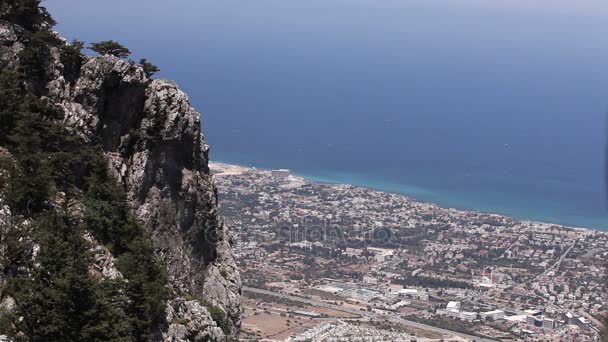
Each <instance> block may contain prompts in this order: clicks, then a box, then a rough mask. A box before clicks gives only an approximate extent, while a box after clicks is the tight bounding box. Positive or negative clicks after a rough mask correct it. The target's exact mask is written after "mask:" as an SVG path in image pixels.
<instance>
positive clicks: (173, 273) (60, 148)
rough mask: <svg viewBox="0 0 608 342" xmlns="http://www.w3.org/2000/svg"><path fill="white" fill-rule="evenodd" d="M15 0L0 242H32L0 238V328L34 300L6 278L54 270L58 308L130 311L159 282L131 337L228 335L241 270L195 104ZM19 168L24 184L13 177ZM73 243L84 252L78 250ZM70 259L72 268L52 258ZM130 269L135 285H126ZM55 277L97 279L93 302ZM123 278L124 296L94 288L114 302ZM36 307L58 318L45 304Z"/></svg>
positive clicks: (9, 26) (5, 30)
mask: <svg viewBox="0 0 608 342" xmlns="http://www.w3.org/2000/svg"><path fill="white" fill-rule="evenodd" d="M21 2H22V3H23V4H25V5H23V6H24V8H25V9H28V10H26V11H24V10H23V8H15V7H14V6H17V5H16V3H15V2H12V1H11V2H10V3H9V2H6V1H5V0H3V1H2V2H0V19H2V20H1V21H0V43H1V44H0V67H1V70H2V74H1V77H0V78H1V80H0V92H2V99H0V111H1V112H2V113H3V115H2V116H1V117H0V120H2V126H1V127H2V132H0V145H1V146H2V150H1V151H2V154H1V156H0V157H1V158H2V161H3V163H2V169H3V170H4V172H2V174H3V175H5V177H4V178H3V179H2V182H1V183H0V193H1V194H2V196H1V197H0V199H1V200H2V204H3V206H2V210H1V211H0V226H1V227H2V231H3V232H4V233H5V234H3V236H2V237H3V239H4V240H3V241H2V245H3V246H5V247H6V245H8V244H11V242H15V241H21V242H23V241H27V242H28V243H24V244H23V246H21V247H20V248H18V249H17V250H15V251H9V250H8V249H10V248H2V249H1V250H0V252H1V253H2V257H1V258H0V260H1V262H2V268H3V270H4V272H3V274H2V279H1V280H2V286H3V292H2V298H3V308H5V309H6V310H5V315H4V316H5V318H6V317H8V318H7V319H5V321H6V322H5V323H6V324H4V325H2V326H0V329H5V330H7V331H6V332H2V333H13V334H14V335H15V336H24V332H23V331H22V330H27V327H19V326H17V325H19V324H16V323H15V322H19V318H20V317H24V318H25V321H27V319H28V317H27V316H28V314H29V312H25V311H23V310H21V311H20V310H19V308H20V305H21V303H20V302H19V301H20V300H21V301H23V302H27V299H28V298H22V297H23V296H25V295H24V294H23V293H20V292H19V291H16V290H15V286H14V284H15V283H16V282H19V285H20V286H23V285H24V284H25V285H27V286H31V289H32V291H30V292H29V293H30V294H31V293H32V292H35V291H37V290H36V289H38V290H40V284H38V283H36V282H37V281H47V280H48V278H49V277H50V279H51V280H52V279H56V280H57V284H55V283H52V284H51V285H50V286H48V287H49V288H51V289H52V290H53V291H55V290H56V292H53V295H57V296H58V298H62V299H63V300H65V302H69V303H72V305H73V306H74V307H73V310H72V311H70V310H67V309H66V310H65V312H74V310H76V311H78V310H80V309H81V306H82V307H83V308H84V307H87V308H95V310H96V311H95V312H98V315H103V314H106V313H107V311H109V310H110V309H116V308H120V309H121V310H122V311H124V312H123V313H121V315H123V316H127V317H128V318H133V319H136V318H139V317H129V315H131V316H133V312H139V311H129V310H130V309H129V307H130V306H133V305H132V303H134V302H137V300H138V298H140V297H145V298H148V297H149V295H147V294H150V293H153V294H154V295H155V296H156V295H158V297H159V300H158V302H154V303H152V304H150V303H147V302H145V303H144V302H143V300H142V303H144V304H142V305H143V309H142V307H137V309H141V312H144V313H145V315H147V316H146V317H148V316H150V317H151V318H150V320H148V321H146V322H144V323H141V324H140V325H141V326H146V328H145V329H144V328H142V329H139V330H142V331H143V330H145V331H146V332H147V335H145V336H144V335H141V336H133V331H134V330H133V329H135V328H133V327H136V326H138V325H137V324H139V323H133V324H132V325H129V326H127V327H125V330H124V334H125V335H130V337H129V338H130V339H131V340H146V339H149V338H153V339H155V340H160V339H164V340H184V341H185V340H235V339H236V338H237V334H238V333H237V331H238V327H239V326H240V313H241V307H240V291H241V282H240V277H239V274H238V270H237V269H236V265H235V261H234V257H233V255H232V250H231V247H230V241H229V234H228V232H227V231H226V229H225V228H224V225H223V223H222V221H221V219H220V218H219V217H218V215H217V193H216V192H217V190H216V188H215V185H214V184H213V180H212V177H211V175H210V173H209V169H208V166H207V163H208V151H209V147H208V146H207V145H206V144H205V142H204V139H203V136H202V135H201V131H200V115H199V113H197V112H196V111H195V110H194V109H193V108H192V107H191V105H190V103H189V101H188V98H187V96H186V94H184V93H183V92H182V91H180V90H179V89H178V87H177V86H176V84H175V83H173V82H170V81H164V80H151V79H149V78H148V77H147V76H146V74H145V72H144V70H143V69H142V67H141V66H139V65H136V64H134V63H132V62H127V61H124V60H122V59H120V58H117V57H114V56H111V55H104V56H99V57H89V56H86V55H83V54H81V53H80V52H79V51H78V49H75V48H74V47H73V46H70V45H69V44H66V43H65V41H64V40H62V39H61V38H60V37H59V36H57V35H56V34H55V33H53V32H52V31H51V30H50V27H51V25H50V24H52V22H51V21H50V17H48V16H47V15H46V11H44V10H43V9H41V8H39V7H38V1H25V0H24V1H21ZM28 6H29V7H28ZM32 6H33V7H35V10H32V8H33V7H32ZM28 16H34V17H35V19H31V20H30V19H27V18H26V17H28ZM9 95H10V96H9ZM20 99H27V100H25V101H22V100H20ZM26 119H27V120H26ZM40 126H42V127H40ZM34 138H36V139H34ZM25 156H30V157H31V158H25ZM29 159H32V160H29ZM66 160H67V161H66ZM32 165H34V166H36V165H37V166H36V167H35V168H30V167H31V166H32ZM47 174H48V177H46V175H47ZM43 175H45V177H42V176H43ZM24 180H28V181H32V182H33V183H32V184H30V185H29V186H25V185H24V186H23V187H24V188H23V189H22V188H21V183H28V182H23V181H24ZM36 182H38V183H36ZM17 184H19V185H18V186H17ZM14 188H18V189H17V190H19V191H20V192H19V191H17V192H16V190H15V189H14ZM36 189H44V191H42V193H38V191H34V190H36ZM17 194H19V195H17ZM123 211H124V213H123ZM115 216H116V217H115ZM109 218H111V219H109ZM49 222H51V223H49ZM44 227H47V228H44ZM48 227H55V228H57V227H60V228H61V229H59V228H57V229H55V228H53V229H52V230H49V229H48ZM119 228H120V229H119ZM46 230H49V232H48V234H47V233H45V234H39V233H40V232H41V231H46ZM59 230H61V231H62V232H63V233H62V234H61V235H57V231H59ZM6 239H12V240H10V241H9V240H6ZM51 243H52V244H53V245H52V246H53V248H64V249H65V250H66V251H69V252H70V253H71V254H70V253H67V252H66V255H63V256H62V255H55V254H53V253H51V251H50V250H51V249H52V248H46V249H45V246H47V247H48V246H51ZM148 244H149V246H150V248H147V247H146V246H148ZM57 246H64V247H57ZM66 246H67V247H66ZM152 246H153V247H152ZM47 249H48V250H49V251H48V253H46V252H45V251H46V250H47ZM40 251H42V252H40ZM81 254H86V255H87V257H84V256H83V258H78V257H77V255H81ZM11 256H17V257H11ZM41 256H43V257H48V260H47V261H48V265H47V264H44V265H41V264H40V260H39V258H40V257H41ZM62 258H64V259H62ZM78 259H82V260H78ZM16 260H17V261H16ZM61 260H64V261H65V262H64V263H62V262H61ZM66 263H67V264H69V265H70V267H71V266H72V264H74V268H69V269H66V268H65V267H63V266H62V267H55V266H56V265H57V264H66ZM45 265H46V266H45ZM125 265H126V266H125ZM145 265H148V266H147V267H144V266H145ZM51 266H52V267H51ZM142 268H144V269H142ZM74 269H80V270H83V269H87V270H88V271H87V272H86V273H87V274H86V275H85V276H82V277H75V276H73V274H76V273H78V274H81V275H82V272H74V271H73V270H74ZM133 269H134V270H136V271H131V270H133ZM59 275H66V276H65V277H63V276H59ZM37 277H39V278H37ZM129 277H131V278H129ZM138 281H139V282H140V283H141V286H140V288H134V287H136V286H135V285H134V284H139V283H138ZM64 283H66V284H80V285H79V286H80V287H79V288H81V287H85V288H88V287H90V288H95V291H96V292H94V294H95V295H91V296H90V297H91V298H93V299H91V301H90V303H89V304H86V305H89V306H86V305H85V304H83V303H79V301H78V300H74V299H75V298H72V297H71V296H84V297H85V298H88V297H86V295H82V294H77V292H70V291H72V290H73V289H74V288H76V286H71V285H70V286H66V287H65V288H63V287H61V286H60V284H64ZM108 284H112V286H110V285H108ZM125 284H126V285H125ZM105 287H109V289H106V288H105ZM125 288H126V289H129V290H130V291H131V292H128V291H127V292H126V293H127V297H128V298H126V299H125V303H126V304H124V305H123V306H124V308H123V306H121V305H122V304H120V303H118V304H117V303H110V304H108V303H105V302H103V301H98V300H97V299H94V298H106V299H107V300H108V301H113V300H115V299H116V298H118V297H120V295H119V293H121V294H124V292H121V291H124V289H125ZM133 288H134V289H133ZM66 289H69V290H66ZM151 289H152V290H151ZM163 289H164V290H163ZM112 291H116V293H114V292H112ZM146 291H148V292H146ZM40 292H43V291H41V290H40ZM165 292H166V293H165ZM112 293H114V294H112ZM22 295H23V296H22ZM53 295H51V294H49V295H48V297H49V298H52V296H53ZM129 296H130V297H129ZM26 297H27V296H26ZM40 297H41V299H44V300H46V299H48V298H45V294H40ZM33 302H34V301H33ZM60 302H61V303H63V301H60ZM53 303H55V302H53ZM91 303H92V304H91ZM104 303H105V304H104ZM51 304H52V303H51ZM51 304H49V305H51ZM55 304H57V303H55ZM55 304H53V305H55ZM32 305H34V304H32ZM103 305H107V309H103V308H106V307H104V306H103ZM150 305H152V306H151V307H150ZM155 305H159V306H160V311H161V314H159V315H157V316H158V317H156V318H154V317H155V316H154V315H153V314H151V313H150V312H154V306H155ZM55 306H56V305H55ZM53 307H54V306H53ZM36 308H37V309H39V310H41V311H43V309H44V307H43V306H40V307H36ZM100 308H101V309H100ZM91 310H93V309H90V310H89V311H86V310H85V311H86V312H90V311H91ZM10 315H13V316H15V317H14V319H13V320H12V321H11V319H10ZM62 317H63V316H62ZM112 317H122V316H120V315H117V316H112ZM36 319H37V320H38V321H40V320H42V321H44V322H46V321H45V320H46V319H49V322H50V321H53V320H52V319H50V318H48V317H45V316H44V315H42V314H41V315H40V316H39V317H36ZM64 319H67V318H64ZM58 320H59V321H61V318H58ZM89 320H91V321H94V320H99V317H97V316H94V317H90V318H89ZM53 322H54V321H53ZM109 322H112V321H111V320H109ZM115 323H116V322H115ZM91 324H92V323H91V322H86V321H85V322H82V327H88V326H90V325H91ZM33 325H35V324H33ZM49 326H53V327H55V330H62V329H64V330H66V329H69V328H67V327H64V326H62V325H61V324H60V323H52V324H51V323H49ZM62 327H64V328H62ZM83 329H84V328H82V329H80V330H79V331H78V332H70V333H73V334H80V335H70V336H80V337H72V338H71V339H74V340H81V339H83V338H84V337H83V336H85V335H82V333H81V330H83ZM129 329H131V330H129ZM8 330H10V331H8ZM30 330H35V329H30ZM50 330H53V329H50ZM109 330H112V329H109ZM139 330H138V331H139ZM29 333H31V334H45V333H49V334H50V333H51V332H40V331H37V332H31V331H30V332H29ZM55 333H56V332H55ZM66 333H67V332H66ZM25 335H27V334H25ZM37 336H38V337H39V338H42V339H44V338H43V337H44V336H43V335H37ZM45 336H60V335H45ZM66 336H67V335H66ZM29 337H30V338H29V339H26V340H32V338H31V336H29ZM119 337H120V336H119ZM119 337H116V339H118V338H119ZM127 340H129V339H127Z"/></svg>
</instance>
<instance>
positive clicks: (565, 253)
mask: <svg viewBox="0 0 608 342" xmlns="http://www.w3.org/2000/svg"><path fill="white" fill-rule="evenodd" d="M577 242H578V240H575V241H574V243H573V244H572V246H570V247H569V248H568V249H567V250H566V252H564V254H562V255H561V256H560V257H559V259H557V261H556V262H555V263H554V264H553V265H551V266H549V267H548V268H547V269H546V270H545V271H544V272H543V273H541V274H539V275H537V276H536V277H534V279H532V280H531V281H530V282H528V284H534V283H536V282H537V281H538V279H540V278H541V277H544V276H546V275H547V274H549V272H550V271H551V270H553V269H558V268H559V265H560V264H561V263H562V261H563V260H564V258H566V256H567V255H568V253H570V251H571V250H572V249H573V248H574V246H576V243H577Z"/></svg>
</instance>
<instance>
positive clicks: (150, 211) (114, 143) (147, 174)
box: [0, 22, 241, 341]
mask: <svg viewBox="0 0 608 342" xmlns="http://www.w3.org/2000/svg"><path fill="white" fill-rule="evenodd" d="M19 34H20V28H19V27H18V26H16V25H12V24H10V23H7V22H0V42H1V44H0V64H1V65H0V67H2V68H15V67H18V64H19V58H18V55H19V51H21V50H22V49H23V44H22V42H20V40H19ZM83 58H84V63H83V65H82V67H81V68H80V72H79V74H78V77H76V78H75V79H72V80H69V81H68V80H67V77H66V76H65V71H64V65H62V63H61V58H60V52H59V50H58V49H57V48H56V47H53V48H51V62H50V66H49V68H48V70H49V73H50V75H49V81H48V83H47V84H46V85H45V87H44V88H45V91H44V94H43V96H45V97H46V98H48V99H49V100H50V101H51V102H54V103H56V104H57V105H58V106H60V107H61V108H63V110H64V112H65V117H64V119H63V120H64V123H65V124H66V125H68V126H69V127H71V129H73V130H74V131H76V132H77V133H78V134H79V135H80V136H82V137H84V138H85V139H86V140H87V141H90V142H91V143H96V144H99V145H100V146H102V147H103V150H104V152H105V155H106V157H107V160H108V162H109V166H110V168H111V171H112V173H113V174H114V175H115V176H116V179H117V180H118V182H119V183H120V184H121V185H122V186H123V187H124V189H125V190H126V192H127V194H128V200H129V206H130V208H131V211H132V213H133V214H134V216H135V217H136V218H137V219H138V221H139V222H140V223H141V225H142V226H143V227H145V229H146V230H147V231H148V232H149V233H150V235H151V236H152V239H153V241H154V243H155V247H156V251H157V254H158V256H160V258H161V259H162V260H163V261H164V262H165V263H166V266H167V270H168V274H169V282H170V286H171V288H172V290H173V291H172V292H173V293H174V294H175V296H174V298H172V299H171V300H170V301H169V303H168V306H167V309H166V313H167V320H166V326H164V327H161V328H160V330H162V333H163V336H164V339H165V340H170V341H190V340H218V341H221V340H236V339H237V334H238V333H237V332H238V328H239V326H240V315H241V305H240V294H241V293H240V292H241V280H240V276H239V273H238V270H237V268H236V264H235V260H234V257H233V254H232V249H231V246H230V241H229V235H228V233H227V231H226V228H225V227H224V224H223V222H222V220H221V219H220V218H219V217H218V213H217V190H216V188H215V185H214V183H213V179H212V176H211V174H210V172H209V168H208V153H209V147H208V146H207V144H206V143H205V141H204V138H203V136H202V134H201V122H200V114H199V113H198V112H197V111H196V110H195V109H194V108H192V106H191V104H190V102H189V100H188V97H187V95H186V94H185V93H184V92H182V91H181V90H180V89H179V88H178V87H177V85H176V84H175V83H174V82H171V81H166V80H151V79H148V78H147V77H146V75H145V73H144V71H143V69H142V68H141V67H140V66H138V65H136V64H134V63H132V62H127V61H124V60H122V59H119V58H117V57H114V56H109V55H106V56H99V57H87V56H84V57H83ZM0 209H1V208H0ZM0 214H1V213H0ZM0 219H1V220H4V218H2V217H0ZM100 248H101V247H100ZM107 254H108V251H107V250H105V249H104V250H102V252H101V254H100V256H99V257H98V264H99V265H100V269H99V270H98V272H99V273H100V274H107V275H108V276H109V277H120V273H119V272H118V271H116V270H108V269H104V265H105V266H108V267H110V268H111V267H112V266H111V265H112V264H113V263H112V257H111V255H107ZM106 268H107V267H106ZM192 298H196V299H198V301H197V300H193V299H192ZM211 309H213V310H218V309H219V310H221V311H223V313H225V320H224V322H222V324H220V323H219V322H218V320H217V318H214V317H212V316H213V315H212V314H211V313H210V310H211ZM219 325H223V326H219Z"/></svg>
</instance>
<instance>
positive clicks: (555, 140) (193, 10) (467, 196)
mask: <svg viewBox="0 0 608 342" xmlns="http://www.w3.org/2000/svg"><path fill="white" fill-rule="evenodd" d="M109 1H110V3H107V2H104V3H100V4H97V3H95V4H94V3H88V2H82V1H76V0H69V1H68V0H66V2H49V3H48V6H49V9H51V10H52V12H53V13H57V21H58V23H59V24H58V26H57V27H56V28H57V30H58V31H59V32H61V33H62V34H64V35H65V36H66V37H67V38H68V40H71V39H72V38H77V39H80V40H84V41H87V42H89V43H90V42H96V41H101V40H107V39H113V40H116V41H118V42H120V43H122V44H124V45H125V46H126V47H128V48H129V49H131V50H132V51H134V53H135V55H133V56H132V59H133V60H138V59H139V58H146V59H147V60H148V61H150V62H152V63H154V64H155V65H157V66H158V67H159V68H160V69H161V71H160V72H159V73H158V74H157V75H156V76H157V77H158V78H165V77H166V78H170V79H175V80H176V82H177V83H178V84H179V85H180V87H181V88H182V89H183V90H184V91H185V92H186V93H187V94H188V95H189V98H190V100H191V102H192V104H193V105H194V107H195V108H197V110H199V111H200V112H201V113H202V118H201V122H202V125H203V133H204V135H205V140H206V142H207V143H208V144H209V145H211V146H212V148H213V151H212V152H213V154H212V155H213V157H218V160H221V159H223V160H226V161H235V162H237V163H236V164H242V165H248V164H254V165H257V166H259V167H264V168H276V167H280V166H285V167H288V168H290V169H293V170H294V171H295V172H297V173H299V174H303V175H309V176H311V177H317V178H319V179H326V180H331V181H335V182H341V183H347V184H355V185H360V186H368V187H372V188H375V189H380V190H383V191H392V192H397V193H403V194H406V195H409V196H412V197H414V198H417V199H421V200H425V201H429V202H433V203H438V204H440V205H443V206H449V207H457V208H470V209H474V210H480V211H484V212H496V213H502V214H505V215H509V216H513V217H517V218H526V219H528V218H529V219H533V220H537V221H546V222H556V223H558V224H566V225H568V226H584V227H593V228H594V229H602V230H608V211H607V205H606V191H605V189H606V184H605V183H606V172H605V159H606V158H605V156H606V149H605V146H606V108H607V107H606V106H607V104H608V45H606V44H604V41H605V37H606V35H608V26H606V25H605V22H606V18H608V5H607V4H606V2H605V1H599V0H591V1H586V2H585V4H584V5H582V4H580V3H572V2H567V1H563V2H560V3H559V6H558V5H556V3H555V2H549V1H539V2H534V4H533V3H530V2H501V3H498V2H491V3H490V2H487V1H478V0H458V1H453V2H445V1H437V0H431V1H428V0H408V1H389V2H378V1H371V0H357V1H344V0H331V1H316V0H313V1H293V2H284V1H279V0H267V1H262V2H255V3H244V2H236V1H222V2H216V1H192V0H180V1H178V2H179V5H177V4H176V3H174V2H171V3H165V2H161V1H155V4H156V5H155V6H146V9H145V11H144V12H143V13H142V17H141V18H137V19H132V20H123V21H120V20H118V21H117V24H116V25H115V26H112V25H111V26H108V25H107V22H108V20H115V18H116V11H115V10H113V9H114V8H116V6H119V7H121V8H122V7H124V6H125V4H124V2H118V1H114V0H109ZM112 4H114V5H112ZM91 6H93V7H91ZM137 10H142V9H140V8H138V9H137ZM91 12H94V13H96V15H95V16H92V17H91V16H90V15H79V13H91ZM195 14H196V15H195ZM85 18H86V19H85ZM218 18H231V20H218ZM336 18H340V20H336ZM159 22H170V23H171V25H158V23H159ZM186 37H187V39H186Z"/></svg>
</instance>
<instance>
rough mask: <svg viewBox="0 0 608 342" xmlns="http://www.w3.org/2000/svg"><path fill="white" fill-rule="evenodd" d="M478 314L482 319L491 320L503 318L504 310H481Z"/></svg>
mask: <svg viewBox="0 0 608 342" xmlns="http://www.w3.org/2000/svg"><path fill="white" fill-rule="evenodd" d="M480 315H481V318H482V319H485V320H493V321H496V320H499V319H503V318H505V312H504V311H502V310H493V311H488V312H482V313H481V314H480Z"/></svg>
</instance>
